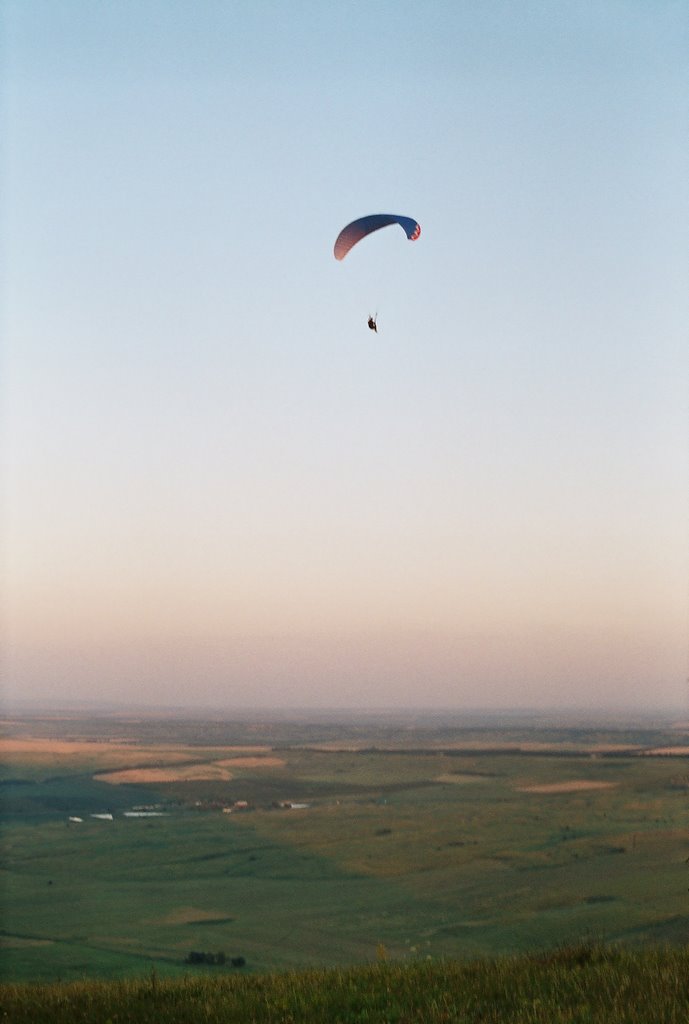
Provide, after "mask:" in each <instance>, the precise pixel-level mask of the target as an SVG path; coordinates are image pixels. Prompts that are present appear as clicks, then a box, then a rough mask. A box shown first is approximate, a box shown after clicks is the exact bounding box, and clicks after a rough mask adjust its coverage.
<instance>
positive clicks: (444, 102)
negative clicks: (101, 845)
mask: <svg viewBox="0 0 689 1024" xmlns="http://www.w3.org/2000/svg"><path fill="white" fill-rule="evenodd" d="M0 9H1V10H2V37H3V54H2V62H1V63H2V69H3V70H2V83H1V84H2V95H3V100H2V104H3V105H2V119H3V130H2V139H3V142H2V151H1V152H2V178H3V188H2V197H3V198H2V208H1V215H2V236H3V239H4V242H3V247H2V259H3V277H2V328H3V337H4V353H3V382H4V383H3V392H2V397H3V424H4V437H5V443H4V446H3V448H4V453H5V454H4V459H5V466H6V468H5V472H4V493H5V496H6V499H7V500H6V508H7V514H6V516H5V519H4V526H3V537H4V540H5V543H4V550H5V556H4V557H5V564H6V570H7V571H6V573H5V576H6V586H5V587H4V588H3V589H4V594H3V601H4V609H5V615H4V620H5V634H6V641H7V643H6V647H7V651H8V656H7V657H6V659H5V675H6V683H5V692H6V695H7V697H8V698H12V697H17V696H35V697H37V698H39V699H46V700H51V701H56V700H60V699H75V698H79V697H90V698H93V697H103V698H105V699H123V700H125V701H136V702H144V703H150V704H156V703H159V702H160V703H164V702H169V703H174V704H179V703H183V702H185V701H187V700H193V701H197V702H199V703H201V704H207V705H211V704H220V705H224V706H227V707H228V708H231V707H232V706H247V705H250V706H263V707H273V706H295V705H301V706H304V705H315V706H319V707H324V706H335V707H361V708H366V707H384V706H395V707H400V706H419V705H428V706H435V707H440V706H451V707H457V708H461V707H463V706H472V707H476V706H485V707H503V706H511V707H514V706H528V707H534V706H548V707H552V706H572V705H574V706H583V707H591V706H593V707H595V706H611V705H614V706H627V707H631V708H637V707H650V708H653V707H655V706H658V707H667V706H673V707H676V708H678V709H679V708H681V707H682V705H683V702H684V701H685V697H686V676H687V671H688V669H689V665H688V659H689V636H688V633H689V629H688V626H689V607H688V604H689V527H688V525H687V523H688V521H689V394H688V385H689V345H688V337H687V300H686V295H687V270H688V266H687V264H688V260H687V221H688V218H687V180H688V172H689V160H688V158H687V157H688V153H687V132H686V126H687V123H688V122H687V114H688V113H689V103H688V101H687V97H688V96H689V91H688V86H689V68H688V62H687V53H688V52H689V31H688V30H689V11H688V10H687V7H686V4H684V3H680V2H655V3H634V2H627V3H621V2H620V3H616V2H606V0H601V2H596V3H593V2H590V3H585V2H579V3H567V2H564V3H557V4H547V3H536V2H524V3H514V2H513V3H498V2H493V0H481V2H478V0H476V2H456V3H440V2H438V3H434V2H425V3H404V2H397V3H387V2H380V3H375V2H371V3H366V4H364V3H345V2H340V3H332V2H327V0H322V2H318V3H306V2H303V3H302V2H291V3H260V2H250V3H249V2H246V3H240V2H226V3H220V2H208V0H206V2H203V0H202V2H195V3H192V2H174V0H166V2H152V0H137V2H131V3H130V2H118V3H107V2H104V0H103V2H98V0H92V2H86V0H73V2H71V0H61V2H59V3H55V2H44V3H40V2H35V0H21V2H19V0H16V2H15V0H4V2H2V3H1V4H0ZM379 211H380V212H392V213H400V214H406V215H409V216H412V217H414V218H416V219H417V220H419V222H420V223H421V225H422V235H421V238H420V239H419V241H418V242H416V243H414V244H410V243H408V242H407V241H406V239H405V237H404V235H403V234H402V233H401V232H400V231H398V229H396V228H388V229H386V230H385V231H383V232H380V233H379V234H377V235H375V236H373V237H372V238H370V239H367V240H366V241H365V242H362V243H361V244H360V246H359V247H357V248H356V249H355V250H354V251H353V252H352V253H350V255H349V256H348V257H347V259H346V260H345V261H343V263H338V262H337V261H335V260H334V258H333V255H332V246H333V242H334V240H335V237H336V235H337V233H338V231H339V230H340V228H341V227H342V226H343V225H344V224H345V223H346V222H348V221H349V220H352V219H354V218H355V217H358V216H362V215H364V214H368V213H373V212H379ZM375 311H377V312H378V314H379V327H380V330H379V334H378V335H377V336H376V335H373V334H371V333H370V332H369V331H368V330H367V328H366V317H367V316H368V314H369V313H370V312H375Z"/></svg>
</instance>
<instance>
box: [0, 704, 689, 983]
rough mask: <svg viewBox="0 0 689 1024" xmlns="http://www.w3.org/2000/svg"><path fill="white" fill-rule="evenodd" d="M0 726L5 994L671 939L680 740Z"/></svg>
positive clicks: (680, 854) (667, 736) (428, 724)
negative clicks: (38, 986)
mask: <svg viewBox="0 0 689 1024" xmlns="http://www.w3.org/2000/svg"><path fill="white" fill-rule="evenodd" d="M3 732H4V736H5V738H4V739H3V740H2V741H0V753H1V754H2V762H3V764H2V769H1V771H0V781H1V782H2V785H1V787H0V792H1V793H2V796H3V804H2V817H3V861H2V876H1V878H2V895H1V898H2V911H3V913H2V929H1V931H0V957H1V961H0V962H1V963H2V976H3V980H6V981H9V980H12V981H14V980H17V981H21V980H45V981H50V980H54V979H57V978H62V979H70V978H81V977H93V978H95V977H103V978H105V977H113V978H114V977H135V976H141V975H145V974H150V971H151V969H152V967H155V970H156V972H157V973H158V975H159V976H160V977H162V976H165V975H171V976H172V975H179V974H184V973H190V972H196V973H201V974H206V975H212V976H213V975H215V974H218V973H223V974H226V973H227V972H228V971H229V972H241V973H246V972H256V971H265V970H275V969H279V970H281V969H286V968H304V967H329V966H346V965H349V964H357V963H370V962H373V961H376V960H380V958H381V956H383V957H385V958H387V959H388V960H390V961H392V960H394V961H405V962H410V963H411V962H428V958H431V960H432V961H437V960H439V959H443V958H447V957H459V958H462V959H465V958H467V957H473V956H477V955H484V954H486V955H494V954H505V953H517V952H534V951H539V950H546V949H553V948H555V947H558V946H561V945H563V944H565V943H567V944H572V943H576V942H578V941H582V940H585V941H588V940H595V941H599V942H604V943H617V942H623V943H624V944H625V945H627V946H650V945H655V944H663V943H669V944H673V945H680V944H684V943H686V942H688V941H689V910H688V907H687V889H688V887H689V865H688V864H687V863H686V861H687V857H688V855H689V832H688V831H687V825H688V824H689V822H688V818H687V798H688V796H689V732H687V730H686V727H682V728H676V729H671V728H669V727H667V728H662V729H661V728H658V727H655V728H646V729H640V728H637V729H627V730H625V731H622V730H615V729H611V728H606V729H601V728H596V729H594V728H592V727H590V726H586V727H583V726H580V727H578V728H576V729H574V728H563V727H560V728H556V727H554V726H548V727H547V728H546V727H545V726H539V727H538V728H535V727H529V726H528V725H526V724H523V723H522V724H519V725H515V724H514V723H512V724H511V725H509V726H505V727H502V728H501V727H500V726H499V725H496V724H495V723H493V724H492V725H491V726H490V727H481V726H480V725H478V724H474V725H472V726H471V727H468V726H462V724H461V723H456V724H448V723H447V722H443V723H442V724H440V723H437V722H432V721H423V722H416V723H413V724H411V725H409V724H404V723H400V722H398V723H396V724H394V725H389V724H386V723H385V722H384V721H383V720H371V721H368V722H365V721H361V722H351V723H347V722H343V721H340V722H336V723H334V724H333V723H332V722H322V723H318V722H313V721H301V722H296V721H294V722H289V721H284V722H267V723H261V722H255V721H236V722H226V723H222V722H218V721H215V722H211V723H204V722H200V721H187V722H183V721H180V720H167V721H161V720H153V719H142V720H133V719H130V720H124V719H114V718H109V719H105V718H103V719H92V720H85V719H69V718H61V719H50V720H47V719H45V720H38V719H33V720H28V719H25V720H19V719H14V720H11V721H6V722H5V723H3ZM93 815H100V817H93ZM78 819H80V820H78ZM191 952H204V953H213V954H214V956H215V955H216V954H217V953H222V954H223V955H224V960H225V962H224V963H223V964H217V963H215V964H210V963H199V964H189V963H185V960H187V959H189V955H190V953H191ZM233 959H234V960H235V966H232V960H233Z"/></svg>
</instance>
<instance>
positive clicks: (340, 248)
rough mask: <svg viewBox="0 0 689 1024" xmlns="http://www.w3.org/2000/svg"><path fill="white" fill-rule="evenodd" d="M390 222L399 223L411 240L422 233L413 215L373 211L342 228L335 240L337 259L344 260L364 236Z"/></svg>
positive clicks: (384, 226) (414, 239)
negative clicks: (402, 215)
mask: <svg viewBox="0 0 689 1024" xmlns="http://www.w3.org/2000/svg"><path fill="white" fill-rule="evenodd" d="M390 224H399V226H400V227H401V228H402V230H403V231H404V232H405V234H406V236H407V238H408V239H409V241H410V242H415V241H416V239H417V238H418V237H419V235H420V234H421V225H420V224H419V223H418V222H417V221H415V220H414V218H413V217H400V216H399V215H398V214H396V213H372V214H370V215H369V216H368V217H360V218H359V219H358V220H353V221H352V223H351V224H348V225H347V227H345V228H342V231H340V233H339V235H338V236H337V239H336V241H335V249H334V252H335V259H336V260H343V259H344V258H345V256H346V255H347V253H348V252H349V250H350V249H351V248H352V247H353V246H355V245H356V243H357V242H360V241H361V239H362V238H365V237H366V235H370V234H371V233H372V232H373V231H378V230H379V229H380V228H386V227H388V225H390Z"/></svg>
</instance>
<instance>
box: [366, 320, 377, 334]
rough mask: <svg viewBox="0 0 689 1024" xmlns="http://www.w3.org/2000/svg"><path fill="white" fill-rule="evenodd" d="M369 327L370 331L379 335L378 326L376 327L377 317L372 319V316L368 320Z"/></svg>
mask: <svg viewBox="0 0 689 1024" xmlns="http://www.w3.org/2000/svg"><path fill="white" fill-rule="evenodd" d="M368 326H369V330H371V331H375V332H376V334H377V333H378V328H377V326H376V321H375V317H372V316H370V317H369V318H368Z"/></svg>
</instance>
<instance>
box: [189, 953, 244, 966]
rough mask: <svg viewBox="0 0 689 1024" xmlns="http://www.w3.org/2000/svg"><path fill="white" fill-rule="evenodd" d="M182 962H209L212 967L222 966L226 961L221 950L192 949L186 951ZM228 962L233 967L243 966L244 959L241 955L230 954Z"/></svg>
mask: <svg viewBox="0 0 689 1024" xmlns="http://www.w3.org/2000/svg"><path fill="white" fill-rule="evenodd" d="M184 962H185V964H210V965H211V966H213V967H222V966H224V965H225V964H226V963H227V957H226V956H225V954H224V953H223V952H220V953H200V952H198V951H197V950H195V949H192V951H191V952H190V953H187V955H186V957H185V959H184ZM230 963H231V964H232V966H233V967H243V966H244V964H245V963H246V960H245V959H244V957H243V956H232V957H230Z"/></svg>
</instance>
